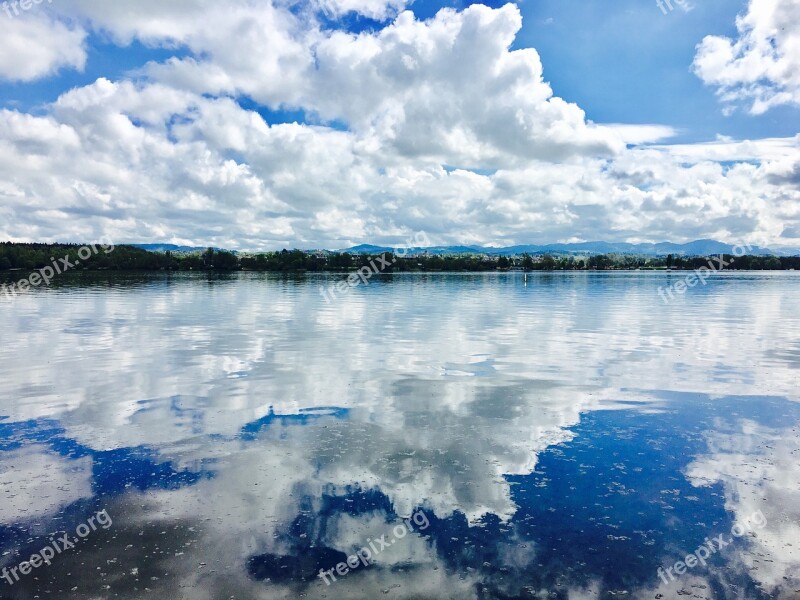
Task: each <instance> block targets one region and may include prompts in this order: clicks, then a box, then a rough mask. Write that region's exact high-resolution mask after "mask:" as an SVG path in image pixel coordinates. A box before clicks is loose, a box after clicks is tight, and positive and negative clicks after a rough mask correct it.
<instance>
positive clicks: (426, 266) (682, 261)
mask: <svg viewBox="0 0 800 600" xmlns="http://www.w3.org/2000/svg"><path fill="white" fill-rule="evenodd" d="M81 247H82V246H81V245H78V244H19V243H12V242H5V243H0V272H2V271H9V270H12V269H13V270H24V271H33V270H36V269H41V268H43V267H45V266H47V265H49V264H50V263H52V262H53V259H54V258H55V259H58V258H61V257H65V256H69V257H70V260H71V261H73V262H74V261H75V259H76V258H77V256H78V250H79V249H80V248H81ZM381 256H383V257H384V260H386V261H388V262H389V263H390V265H389V266H388V267H386V268H385V269H381V272H386V273H392V272H394V273H402V272H411V271H472V272H479V271H496V270H498V269H499V270H509V269H522V270H526V271H559V270H568V271H578V270H599V271H607V270H627V269H664V268H670V269H677V270H694V269H698V268H700V267H703V266H707V264H708V263H709V260H710V259H711V258H712V257H701V256H696V257H685V256H673V255H668V256H665V257H649V256H635V255H624V254H602V255H594V256H588V257H575V256H551V255H535V256H534V255H529V254H523V255H521V256H500V257H491V256H486V255H466V254H460V255H445V256H440V255H429V254H423V255H415V256H399V255H395V254H393V253H391V252H387V253H385V254H384V255H381ZM376 258H377V257H376V256H375V255H368V254H350V253H347V252H341V253H320V252H308V251H304V250H280V251H275V252H262V253H257V254H236V253H233V252H228V251H226V250H218V249H214V248H209V249H207V250H205V251H198V252H188V253H187V252H150V251H148V250H144V249H142V248H137V247H135V246H128V245H121V246H116V247H114V249H113V251H111V252H108V253H103V252H100V253H98V254H96V255H94V256H92V257H91V258H90V259H88V260H85V261H82V262H81V264H80V265H79V266H76V267H75V269H76V270H111V271H268V272H322V271H339V272H341V271H354V270H357V269H360V268H363V267H369V266H370V264H371V263H373V261H375V259H376ZM723 258H724V260H725V263H726V264H727V263H730V264H728V265H727V266H726V267H725V268H726V270H770V271H776V270H789V269H795V270H800V257H798V256H791V257H783V256H782V257H777V256H750V255H745V256H737V257H733V256H731V255H724V256H723ZM731 259H734V260H733V261H731Z"/></svg>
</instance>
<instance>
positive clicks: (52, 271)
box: [0, 242, 114, 299]
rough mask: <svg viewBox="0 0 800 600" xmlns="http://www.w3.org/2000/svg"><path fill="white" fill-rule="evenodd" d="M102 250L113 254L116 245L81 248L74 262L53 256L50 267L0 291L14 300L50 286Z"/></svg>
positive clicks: (4, 286) (67, 258)
mask: <svg viewBox="0 0 800 600" xmlns="http://www.w3.org/2000/svg"><path fill="white" fill-rule="evenodd" d="M100 250H102V251H103V252H104V253H105V254H111V253H112V252H113V251H114V244H112V243H107V244H106V243H103V242H100V243H99V244H91V245H89V246H81V247H80V248H79V249H78V258H77V259H74V260H73V259H70V255H69V254H67V255H66V256H64V258H59V259H56V258H54V257H52V256H51V257H50V260H51V261H52V262H51V264H50V265H49V266H47V267H44V268H42V269H38V270H37V271H36V272H34V273H31V274H30V275H28V277H26V278H24V279H20V280H19V281H18V282H16V283H12V284H11V285H5V284H4V285H2V286H0V291H2V293H3V294H4V295H5V296H6V298H9V299H13V298H15V297H16V296H17V294H18V293H20V292H27V291H28V290H29V289H31V288H34V287H38V286H40V285H42V284H44V285H50V282H51V281H52V280H53V278H55V276H56V275H61V274H62V273H66V272H67V271H69V270H70V269H74V268H75V267H77V266H78V265H80V264H81V261H87V260H89V259H90V258H91V257H92V256H94V255H96V254H99V253H100Z"/></svg>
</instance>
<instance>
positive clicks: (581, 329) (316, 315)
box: [0, 272, 800, 600]
mask: <svg viewBox="0 0 800 600" xmlns="http://www.w3.org/2000/svg"><path fill="white" fill-rule="evenodd" d="M343 277H344V276H343V275H335V274H332V275H307V276H302V275H301V276H280V275H263V274H248V273H239V274H232V275H218V276H208V275H200V274H196V275H195V274H176V275H168V274H153V275H137V274H131V275H97V274H94V275H91V274H83V275H75V276H65V277H63V278H62V279H61V280H59V281H57V282H54V284H53V285H52V286H51V287H50V288H40V289H38V290H36V291H34V292H32V293H28V294H26V295H21V296H19V297H18V298H16V299H14V300H8V299H5V298H2V297H0V332H1V335H2V343H1V344H0V481H1V482H2V483H0V491H1V492H2V496H0V500H2V502H0V553H1V554H2V559H1V560H0V564H2V566H3V567H4V570H3V571H2V574H0V577H2V578H0V594H2V597H3V598H20V599H22V598H25V599H28V598H147V597H149V598H176V599H177V598H181V599H183V598H187V599H189V598H191V599H209V600H212V599H213V600H216V599H222V598H236V599H250V598H253V599H256V598H258V599H262V598H263V599H270V600H272V599H283V598H286V599H289V598H301V597H302V598H313V599H316V598H332V599H351V598H352V599H355V598H365V599H377V598H389V599H393V598H394V599H427V598H431V599H438V598H442V599H446V598H453V599H517V598H560V599H561V598H563V599H589V598H612V597H616V598H620V597H625V598H661V597H663V598H682V597H690V598H692V597H694V598H798V597H800V591H798V590H800V402H799V401H800V385H799V384H800V273H790V272H775V273H772V272H763V273H762V272H759V273H724V272H723V273H718V274H715V275H714V276H713V277H711V278H710V279H709V280H708V281H707V282H706V284H705V285H695V286H694V287H690V288H689V289H686V291H685V292H684V293H681V294H675V296H674V298H673V299H671V300H669V299H667V300H668V301H665V298H664V294H659V289H661V290H663V289H664V288H665V286H668V285H672V284H674V283H675V282H678V281H683V280H684V279H685V277H686V274H685V273H664V272H608V273H605V272H588V273H587V272H577V273H560V272H559V273H535V274H527V275H525V274H523V273H498V274H419V273H417V274H408V275H394V276H386V277H383V278H380V279H373V280H372V281H371V282H370V283H369V285H360V286H357V287H355V288H353V289H349V290H348V291H347V292H346V293H344V294H340V295H339V296H338V297H336V298H335V299H332V300H331V299H330V298H328V299H327V300H326V299H325V297H323V294H322V293H321V290H322V289H327V287H328V286H330V285H331V284H336V283H337V282H338V281H341V280H342V278H343ZM48 549H49V550H48Z"/></svg>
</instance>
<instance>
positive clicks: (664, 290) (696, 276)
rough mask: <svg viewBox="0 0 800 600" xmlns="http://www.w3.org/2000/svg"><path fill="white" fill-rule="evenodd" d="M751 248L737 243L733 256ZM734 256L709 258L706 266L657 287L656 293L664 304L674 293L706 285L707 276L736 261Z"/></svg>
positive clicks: (744, 252)
mask: <svg viewBox="0 0 800 600" xmlns="http://www.w3.org/2000/svg"><path fill="white" fill-rule="evenodd" d="M752 249H753V246H752V245H751V244H739V245H737V246H734V247H733V249H732V252H733V256H735V257H736V258H739V257H740V256H744V255H745V254H747V252H748V251H750V250H752ZM736 258H731V259H730V260H725V256H724V255H722V254H720V255H719V256H718V257H716V258H712V259H711V260H709V261H708V266H707V267H700V268H699V269H695V270H694V271H692V272H691V273H690V274H689V275H687V276H686V277H684V278H683V280H682V281H676V282H675V283H673V284H671V285H668V286H667V287H660V288H658V295H659V296H661V299H662V300H664V304H669V302H670V300H674V299H675V294H676V293H677V294H684V293H686V290H687V289H689V288H693V287H694V286H696V285H697V284H698V283H702V284H703V285H706V282H707V281H708V278H709V277H711V276H712V275H714V274H716V273H719V272H720V271H723V270H724V269H725V268H726V267H729V266H731V265H732V264H733V263H734V262H736Z"/></svg>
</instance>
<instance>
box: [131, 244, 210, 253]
mask: <svg viewBox="0 0 800 600" xmlns="http://www.w3.org/2000/svg"><path fill="white" fill-rule="evenodd" d="M126 245H127V246H133V247H134V248H141V249H142V250H147V251H148V252H198V251H200V252H202V251H205V250H208V246H177V245H175V244H126ZM214 250H222V248H214Z"/></svg>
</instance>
